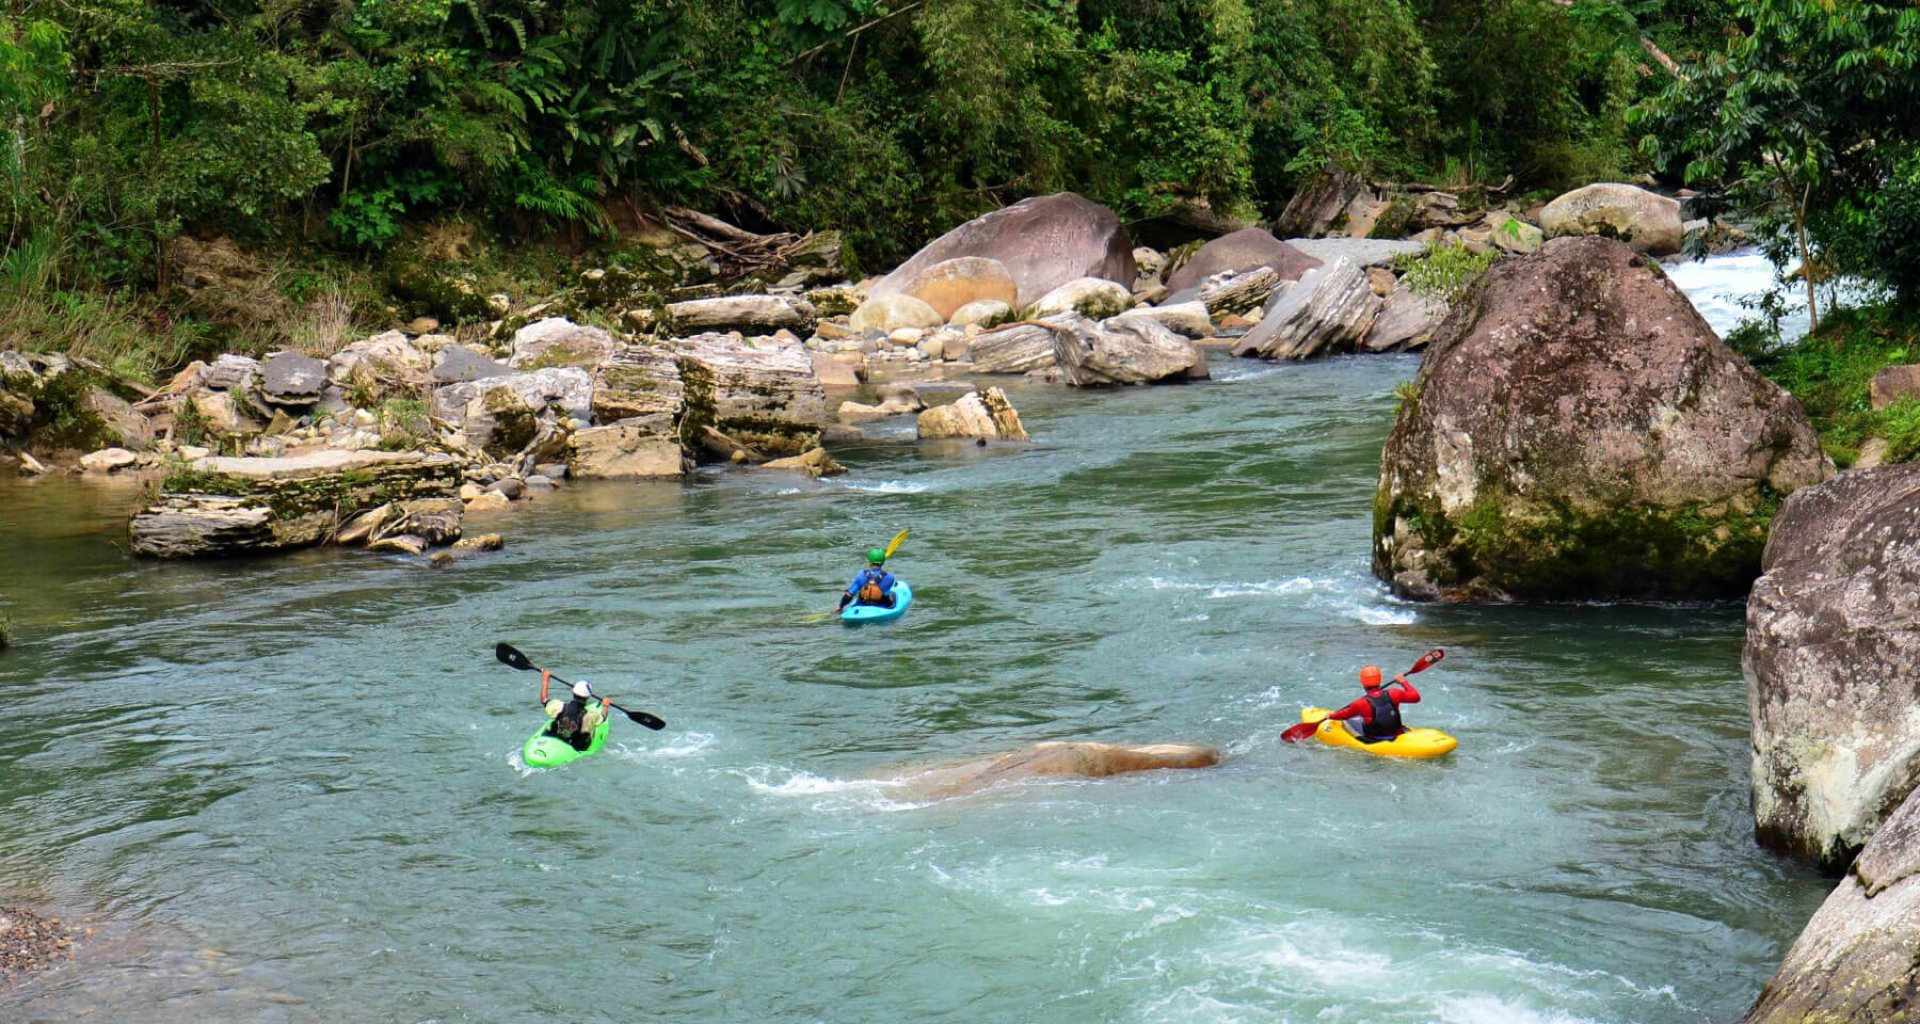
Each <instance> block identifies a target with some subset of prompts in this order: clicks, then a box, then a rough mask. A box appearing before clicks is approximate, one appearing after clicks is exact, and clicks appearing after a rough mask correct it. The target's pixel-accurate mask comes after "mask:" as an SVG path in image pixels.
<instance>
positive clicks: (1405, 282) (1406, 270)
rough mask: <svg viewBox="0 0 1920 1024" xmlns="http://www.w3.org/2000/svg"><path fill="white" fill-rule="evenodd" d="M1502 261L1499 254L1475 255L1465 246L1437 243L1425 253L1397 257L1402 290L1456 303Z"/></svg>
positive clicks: (1396, 263) (1483, 253)
mask: <svg viewBox="0 0 1920 1024" xmlns="http://www.w3.org/2000/svg"><path fill="white" fill-rule="evenodd" d="M1499 258H1500V254H1499V253H1497V252H1492V251H1488V252H1474V251H1473V250H1471V249H1469V248H1467V247H1466V246H1464V245H1440V244H1437V243H1436V244H1434V245H1429V246H1427V248H1426V249H1425V250H1423V251H1421V252H1418V253H1409V254H1407V255H1405V256H1396V257H1394V259H1393V265H1394V268H1395V269H1397V270H1399V271H1400V272H1401V277H1400V284H1401V286H1402V287H1405V288H1410V289H1412V290H1413V292H1414V294H1416V295H1425V296H1428V297H1429V298H1435V299H1439V300H1441V301H1442V302H1448V303H1453V302H1459V301H1460V299H1461V297H1462V296H1464V295H1466V294H1467V289H1468V288H1471V287H1473V283H1474V282H1475V281H1478V280H1480V275H1481V274H1484V273H1486V272H1487V268H1488V267H1491V266H1493V263H1494V261H1495V260H1497V259H1499Z"/></svg>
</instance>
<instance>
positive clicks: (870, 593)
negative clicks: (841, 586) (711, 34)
mask: <svg viewBox="0 0 1920 1024" xmlns="http://www.w3.org/2000/svg"><path fill="white" fill-rule="evenodd" d="M886 564H887V553H886V552H885V551H882V550H880V549H879V548H874V549H873V550H872V551H869V552H867V567H866V568H865V569H862V570H860V571H859V572H857V573H855V574H854V576H853V582H852V583H849V584H847V592H846V593H844V594H841V595H840V610H843V611H844V610H845V609H846V607H847V605H849V604H852V603H853V602H855V601H858V602H860V603H861V604H871V605H878V606H879V607H881V608H891V607H893V574H892V573H890V572H888V571H887V570H886V569H885V568H883V567H884V566H885V565H886Z"/></svg>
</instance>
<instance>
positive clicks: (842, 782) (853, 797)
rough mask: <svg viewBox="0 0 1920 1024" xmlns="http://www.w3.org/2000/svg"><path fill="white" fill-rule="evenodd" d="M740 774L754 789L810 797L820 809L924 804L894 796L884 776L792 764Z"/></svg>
mask: <svg viewBox="0 0 1920 1024" xmlns="http://www.w3.org/2000/svg"><path fill="white" fill-rule="evenodd" d="M735 774H740V775H741V776H742V777H744V778H745V779H746V781H747V786H748V788H750V789H752V790H753V791H754V792H757V793H762V794H765V795H767V796H773V797H779V798H782V799H810V800H814V801H816V804H815V806H816V807H817V808H819V809H821V810H834V809H847V808H861V809H866V810H876V811H902V810H913V809H915V808H919V807H925V806H926V804H925V803H915V802H909V801H904V800H899V799H895V798H894V796H893V795H892V794H893V792H894V789H893V786H894V783H893V782H892V781H891V780H888V779H835V778H828V777H826V776H822V775H814V774H812V773H810V772H805V771H800V770H797V769H793V768H780V767H775V766H772V765H756V766H754V767H752V768H748V769H747V770H746V771H745V772H741V773H735Z"/></svg>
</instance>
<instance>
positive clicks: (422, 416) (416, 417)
mask: <svg viewBox="0 0 1920 1024" xmlns="http://www.w3.org/2000/svg"><path fill="white" fill-rule="evenodd" d="M377 415H378V416H379V423H380V448H381V450H382V451H389V452H399V451H409V450H412V449H415V448H419V447H420V446H421V444H422V443H424V442H426V441H429V440H432V438H433V421H432V420H430V419H428V418H427V403H425V402H423V401H420V400H418V399H411V398H389V399H387V400H386V401H384V402H382V403H381V404H380V411H379V413H378V414H377Z"/></svg>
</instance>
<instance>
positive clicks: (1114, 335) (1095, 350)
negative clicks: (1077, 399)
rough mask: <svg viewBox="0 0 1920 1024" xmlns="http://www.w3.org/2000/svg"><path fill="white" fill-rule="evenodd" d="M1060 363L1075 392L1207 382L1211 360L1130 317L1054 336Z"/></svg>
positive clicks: (1153, 324)
mask: <svg viewBox="0 0 1920 1024" xmlns="http://www.w3.org/2000/svg"><path fill="white" fill-rule="evenodd" d="M1054 354H1055V360H1056V361H1057V362H1058V363H1059V365H1060V368H1061V369H1062V370H1063V371H1065V373H1066V377H1067V383H1069V384H1073V385H1075V386H1076V387H1098V386H1101V385H1108V384H1152V383H1157V382H1163V381H1180V380H1205V379H1206V378H1207V357H1206V356H1204V355H1202V354H1201V353H1200V350H1199V349H1197V348H1195V347H1194V345H1193V342H1191V341H1188V340H1187V339H1185V338H1183V337H1181V336H1180V335H1178V334H1175V333H1174V332H1173V331H1172V330H1171V329H1170V328H1168V327H1167V326H1166V325H1164V324H1162V323H1160V322H1159V321H1157V320H1153V319H1151V318H1149V317H1144V316H1136V315H1133V314H1127V315H1124V316H1116V317H1114V318H1112V319H1110V320H1105V321H1102V322H1101V323H1099V324H1097V325H1084V326H1081V327H1080V329H1078V330H1074V331H1071V332H1066V331H1062V332H1057V333H1056V334H1055V336H1054Z"/></svg>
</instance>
